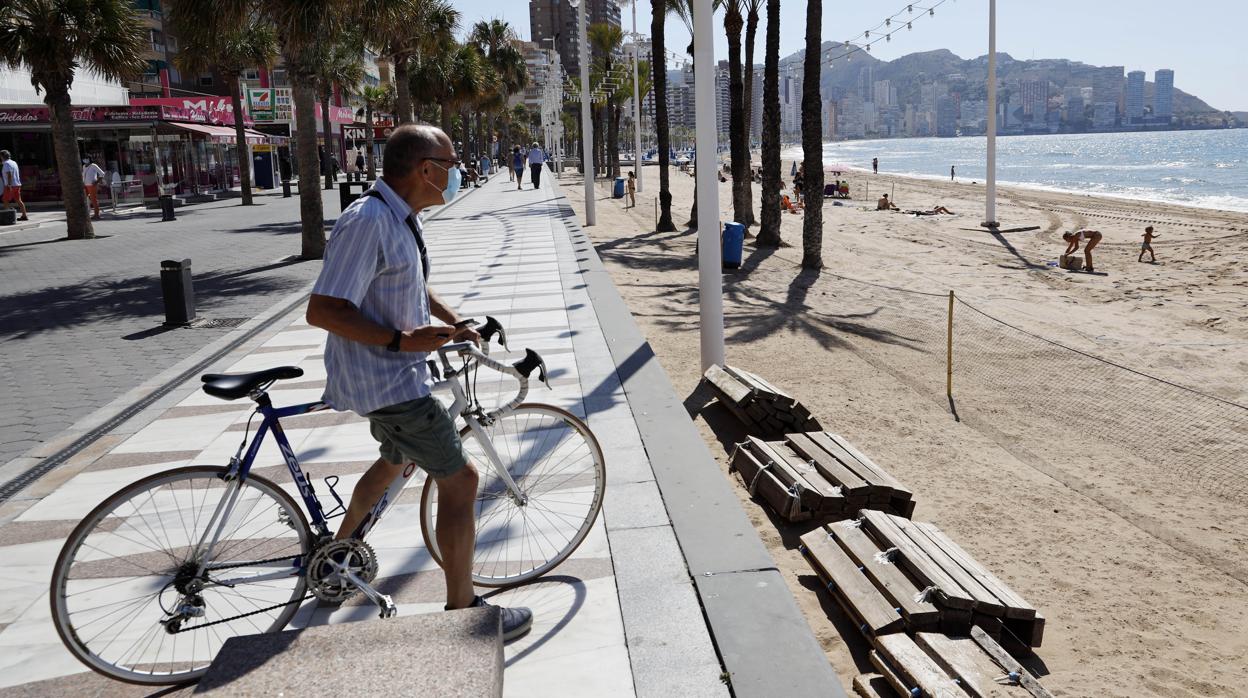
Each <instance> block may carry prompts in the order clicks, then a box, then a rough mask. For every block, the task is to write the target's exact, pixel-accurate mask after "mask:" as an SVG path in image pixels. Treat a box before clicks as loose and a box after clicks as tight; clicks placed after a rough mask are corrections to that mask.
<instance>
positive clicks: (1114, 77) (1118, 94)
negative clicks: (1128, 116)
mask: <svg viewBox="0 0 1248 698" xmlns="http://www.w3.org/2000/svg"><path fill="white" fill-rule="evenodd" d="M1123 70H1124V68H1123V67H1122V66H1120V65H1115V66H1109V67H1107V68H1093V73H1092V101H1093V102H1094V103H1095V104H1110V103H1112V104H1113V105H1114V107H1115V108H1116V109H1117V110H1118V111H1120V112H1121V111H1122V109H1123V104H1122V87H1123V77H1122V75H1123Z"/></svg>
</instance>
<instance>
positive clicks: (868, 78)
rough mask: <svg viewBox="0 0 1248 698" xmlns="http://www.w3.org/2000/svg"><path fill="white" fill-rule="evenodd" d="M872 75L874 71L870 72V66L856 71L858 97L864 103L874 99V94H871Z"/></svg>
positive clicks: (873, 82)
mask: <svg viewBox="0 0 1248 698" xmlns="http://www.w3.org/2000/svg"><path fill="white" fill-rule="evenodd" d="M873 75H874V71H872V69H871V66H866V67H865V68H862V69H860V70H859V71H858V96H859V97H861V98H862V101H864V102H870V101H871V100H872V99H873V98H874V93H873V92H872V87H873V86H874V84H875V81H874V80H872V76H873Z"/></svg>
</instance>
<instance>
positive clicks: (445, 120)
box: [440, 102, 451, 138]
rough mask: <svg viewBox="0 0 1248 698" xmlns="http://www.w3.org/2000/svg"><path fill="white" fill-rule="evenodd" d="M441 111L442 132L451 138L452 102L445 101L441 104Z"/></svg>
mask: <svg viewBox="0 0 1248 698" xmlns="http://www.w3.org/2000/svg"><path fill="white" fill-rule="evenodd" d="M440 111H441V112H442V113H441V114H440V116H441V117H442V133H445V134H446V137H447V138H450V137H451V103H450V102H443V103H442V104H441V107H440Z"/></svg>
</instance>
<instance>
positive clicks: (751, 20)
mask: <svg viewBox="0 0 1248 698" xmlns="http://www.w3.org/2000/svg"><path fill="white" fill-rule="evenodd" d="M751 4H752V3H751ZM757 35H758V7H757V6H751V7H750V11H749V16H748V17H747V18H746V21H745V75H744V83H745V84H744V89H743V90H742V92H743V95H742V96H743V97H744V100H745V153H746V158H747V160H746V162H747V166H748V167H749V169H751V170H752V169H753V165H754V161H753V157H752V156H751V155H750V147H751V146H752V145H753V139H752V138H751V137H750V134H751V133H752V132H753V130H754V126H753V124H754V39H755V37H756V36H757ZM745 200H746V201H747V202H748V206H749V210H750V213H749V216H750V222H749V223H748V225H754V224H755V223H757V222H758V221H757V220H756V219H755V218H754V178H753V177H746V178H745Z"/></svg>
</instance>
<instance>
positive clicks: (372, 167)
mask: <svg viewBox="0 0 1248 698" xmlns="http://www.w3.org/2000/svg"><path fill="white" fill-rule="evenodd" d="M364 123H365V125H366V126H365V127H366V128H367V129H368V153H367V154H365V156H364V159H365V160H366V161H367V162H368V181H370V182H372V181H375V180H376V179H377V164H376V163H375V162H373V151H374V150H376V149H377V144H376V141H375V140H374V138H373V136H374V135H375V134H376V131H374V130H373V105H371V104H365V105H364Z"/></svg>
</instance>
